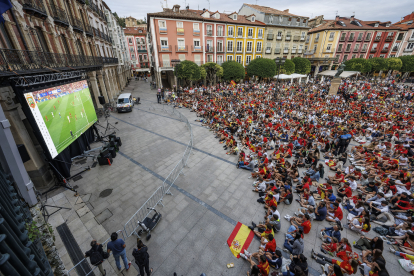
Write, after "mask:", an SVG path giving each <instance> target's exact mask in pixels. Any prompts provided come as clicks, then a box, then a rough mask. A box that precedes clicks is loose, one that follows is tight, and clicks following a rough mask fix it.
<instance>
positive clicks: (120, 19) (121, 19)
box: [113, 12, 125, 28]
mask: <svg viewBox="0 0 414 276" xmlns="http://www.w3.org/2000/svg"><path fill="white" fill-rule="evenodd" d="M113 15H114V17H115V18H116V21H117V22H118V24H119V26H121V27H122V28H125V18H123V17H119V16H118V14H117V13H116V12H114V13H113Z"/></svg>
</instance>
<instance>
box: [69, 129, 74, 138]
mask: <svg viewBox="0 0 414 276" xmlns="http://www.w3.org/2000/svg"><path fill="white" fill-rule="evenodd" d="M69 131H70V135H71V136H72V138H75V137H73V133H72V130H69Z"/></svg>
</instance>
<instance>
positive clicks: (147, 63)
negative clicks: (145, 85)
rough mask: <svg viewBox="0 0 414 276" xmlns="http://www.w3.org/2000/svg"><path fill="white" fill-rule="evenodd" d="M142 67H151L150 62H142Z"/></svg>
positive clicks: (140, 64)
mask: <svg viewBox="0 0 414 276" xmlns="http://www.w3.org/2000/svg"><path fill="white" fill-rule="evenodd" d="M139 67H140V68H150V66H149V62H141V61H140V63H139Z"/></svg>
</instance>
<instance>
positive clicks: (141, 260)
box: [132, 240, 153, 276]
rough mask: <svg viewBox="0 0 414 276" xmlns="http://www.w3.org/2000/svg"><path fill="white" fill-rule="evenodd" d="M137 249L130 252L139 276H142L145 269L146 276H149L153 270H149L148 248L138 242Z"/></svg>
mask: <svg viewBox="0 0 414 276" xmlns="http://www.w3.org/2000/svg"><path fill="white" fill-rule="evenodd" d="M137 247H138V248H135V249H134V250H133V251H132V256H134V259H135V263H136V264H137V265H138V268H139V274H140V275H141V276H144V275H145V274H144V269H145V273H147V276H150V275H151V273H152V270H153V269H152V268H151V269H149V254H148V247H147V246H146V245H145V244H144V243H143V242H142V241H141V240H139V241H138V243H137Z"/></svg>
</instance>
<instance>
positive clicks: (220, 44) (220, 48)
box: [217, 40, 223, 52]
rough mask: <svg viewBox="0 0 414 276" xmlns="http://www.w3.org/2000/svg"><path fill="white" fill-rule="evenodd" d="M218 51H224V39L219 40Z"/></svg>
mask: <svg viewBox="0 0 414 276" xmlns="http://www.w3.org/2000/svg"><path fill="white" fill-rule="evenodd" d="M217 52H223V41H221V40H219V41H217Z"/></svg>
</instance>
